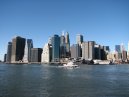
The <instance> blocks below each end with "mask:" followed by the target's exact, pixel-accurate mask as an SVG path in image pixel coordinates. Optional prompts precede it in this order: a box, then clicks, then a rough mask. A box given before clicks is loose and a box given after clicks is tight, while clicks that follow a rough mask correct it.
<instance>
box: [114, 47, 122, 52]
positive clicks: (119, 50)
mask: <svg viewBox="0 0 129 97" xmlns="http://www.w3.org/2000/svg"><path fill="white" fill-rule="evenodd" d="M115 51H116V52H118V53H121V45H115Z"/></svg>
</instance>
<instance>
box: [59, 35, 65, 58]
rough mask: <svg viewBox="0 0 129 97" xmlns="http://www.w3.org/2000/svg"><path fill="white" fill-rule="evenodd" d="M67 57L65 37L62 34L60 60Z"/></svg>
mask: <svg viewBox="0 0 129 97" xmlns="http://www.w3.org/2000/svg"><path fill="white" fill-rule="evenodd" d="M65 57H66V43H65V36H64V34H62V35H61V36H60V58H65Z"/></svg>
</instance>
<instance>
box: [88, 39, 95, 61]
mask: <svg viewBox="0 0 129 97" xmlns="http://www.w3.org/2000/svg"><path fill="white" fill-rule="evenodd" d="M94 45H95V42H94V41H89V59H94Z"/></svg>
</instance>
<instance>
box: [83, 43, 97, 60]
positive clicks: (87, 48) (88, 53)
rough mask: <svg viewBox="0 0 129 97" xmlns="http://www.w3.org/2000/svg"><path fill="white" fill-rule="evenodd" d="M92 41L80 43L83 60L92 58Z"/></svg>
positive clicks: (93, 54)
mask: <svg viewBox="0 0 129 97" xmlns="http://www.w3.org/2000/svg"><path fill="white" fill-rule="evenodd" d="M94 45H95V42H94V41H88V42H83V43H82V58H83V59H85V60H92V59H94V56H95V53H94Z"/></svg>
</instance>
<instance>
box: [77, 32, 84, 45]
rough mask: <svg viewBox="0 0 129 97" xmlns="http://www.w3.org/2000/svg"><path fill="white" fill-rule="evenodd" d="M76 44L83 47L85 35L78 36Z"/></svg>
mask: <svg viewBox="0 0 129 97" xmlns="http://www.w3.org/2000/svg"><path fill="white" fill-rule="evenodd" d="M76 42H77V44H79V45H80V46H81V44H82V42H83V35H80V34H77V36H76Z"/></svg>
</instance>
